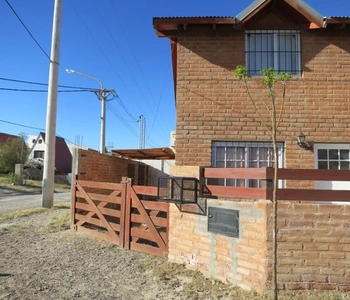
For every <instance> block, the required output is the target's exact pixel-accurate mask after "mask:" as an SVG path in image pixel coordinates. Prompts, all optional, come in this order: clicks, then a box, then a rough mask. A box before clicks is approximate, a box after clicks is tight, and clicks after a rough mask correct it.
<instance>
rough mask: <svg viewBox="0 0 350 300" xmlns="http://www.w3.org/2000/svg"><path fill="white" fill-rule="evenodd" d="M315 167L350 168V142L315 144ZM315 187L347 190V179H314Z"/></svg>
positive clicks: (348, 187) (326, 168)
mask: <svg viewBox="0 0 350 300" xmlns="http://www.w3.org/2000/svg"><path fill="white" fill-rule="evenodd" d="M314 152H315V169H325V170H350V144H315V145H314ZM315 189H327V190H349V189H350V183H349V181H315Z"/></svg>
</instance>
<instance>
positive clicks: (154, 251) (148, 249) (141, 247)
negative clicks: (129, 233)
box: [130, 242, 165, 256]
mask: <svg viewBox="0 0 350 300" xmlns="http://www.w3.org/2000/svg"><path fill="white" fill-rule="evenodd" d="M130 249H131V250H134V251H139V252H143V253H148V254H151V255H156V256H164V254H165V252H164V251H163V250H162V249H159V248H156V247H152V246H150V245H146V244H138V243H135V242H131V243H130Z"/></svg>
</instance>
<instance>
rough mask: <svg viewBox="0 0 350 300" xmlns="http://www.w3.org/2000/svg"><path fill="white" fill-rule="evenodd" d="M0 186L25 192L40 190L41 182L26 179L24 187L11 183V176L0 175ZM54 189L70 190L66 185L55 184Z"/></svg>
mask: <svg viewBox="0 0 350 300" xmlns="http://www.w3.org/2000/svg"><path fill="white" fill-rule="evenodd" d="M0 185H1V186H3V187H10V188H14V187H15V188H16V189H20V190H26V189H31V188H32V189H38V190H39V189H41V187H42V181H41V180H31V179H26V184H25V185H15V184H13V183H12V176H11V175H4V174H0ZM54 187H55V188H56V189H70V185H68V184H57V183H55V186H54Z"/></svg>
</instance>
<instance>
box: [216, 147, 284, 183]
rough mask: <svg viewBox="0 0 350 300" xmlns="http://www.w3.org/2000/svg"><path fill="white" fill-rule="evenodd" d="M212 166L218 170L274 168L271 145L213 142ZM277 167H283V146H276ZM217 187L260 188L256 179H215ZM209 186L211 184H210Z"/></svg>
mask: <svg viewBox="0 0 350 300" xmlns="http://www.w3.org/2000/svg"><path fill="white" fill-rule="evenodd" d="M212 148H213V149H212V150H213V151H212V166H213V167H219V168H266V167H274V153H273V145H272V143H270V142H213V144H212ZM277 149H278V158H279V161H278V163H279V167H280V168H281V167H283V144H282V143H278V144H277ZM216 180H217V181H218V182H217V184H218V185H223V186H235V187H261V181H260V180H257V179H238V178H236V179H216ZM210 184H213V183H212V182H210Z"/></svg>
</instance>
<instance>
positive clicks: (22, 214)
mask: <svg viewBox="0 0 350 300" xmlns="http://www.w3.org/2000/svg"><path fill="white" fill-rule="evenodd" d="M68 208H70V203H69V202H67V203H59V204H55V205H54V207H53V208H52V209H68ZM46 210H47V208H43V207H35V208H28V209H23V210H18V211H15V212H11V213H7V214H3V215H1V219H2V220H12V219H17V218H23V217H27V216H30V215H33V214H38V213H41V212H43V211H46ZM68 214H69V211H68Z"/></svg>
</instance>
